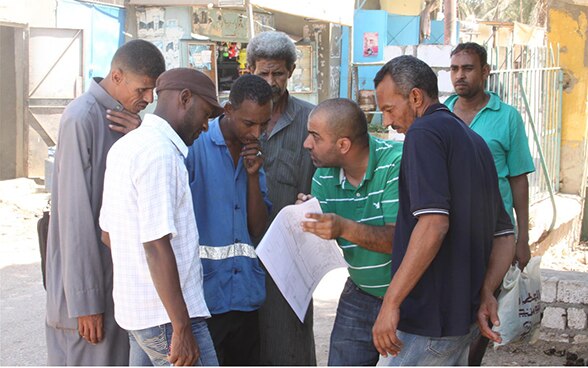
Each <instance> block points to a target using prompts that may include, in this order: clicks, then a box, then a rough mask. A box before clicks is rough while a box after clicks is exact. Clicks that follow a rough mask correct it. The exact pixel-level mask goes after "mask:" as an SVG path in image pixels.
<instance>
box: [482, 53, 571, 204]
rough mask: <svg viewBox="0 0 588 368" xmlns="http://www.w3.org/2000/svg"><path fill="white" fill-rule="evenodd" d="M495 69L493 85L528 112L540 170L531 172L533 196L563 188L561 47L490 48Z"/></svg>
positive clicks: (524, 114) (523, 113)
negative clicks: (560, 180) (561, 157)
mask: <svg viewBox="0 0 588 368" xmlns="http://www.w3.org/2000/svg"><path fill="white" fill-rule="evenodd" d="M488 63H490V64H491V66H492V72H491V73H490V78H489V79H488V89H489V90H491V91H494V92H496V93H497V94H498V95H499V96H500V98H501V99H502V100H503V101H504V102H506V103H508V104H510V105H512V106H514V107H515V108H516V109H517V110H518V111H519V112H520V113H521V116H522V117H523V121H524V122H525V128H526V131H527V135H528V137H529V148H530V149H531V155H532V156H533V159H534V161H535V169H536V170H535V172H534V173H532V174H531V175H529V202H530V203H534V202H538V201H540V200H542V199H545V198H546V197H548V196H549V195H550V194H553V193H557V192H558V191H559V167H560V145H561V114H562V109H561V105H562V86H563V72H562V70H561V68H560V67H559V50H557V48H556V49H554V48H553V47H552V46H551V45H550V46H548V47H535V48H529V47H523V46H514V47H509V48H506V47H499V48H492V49H488Z"/></svg>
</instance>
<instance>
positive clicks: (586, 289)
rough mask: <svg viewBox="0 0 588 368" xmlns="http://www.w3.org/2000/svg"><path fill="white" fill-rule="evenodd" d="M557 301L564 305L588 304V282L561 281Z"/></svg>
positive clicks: (583, 280)
mask: <svg viewBox="0 0 588 368" xmlns="http://www.w3.org/2000/svg"><path fill="white" fill-rule="evenodd" d="M557 300H558V301H560V302H564V303H572V304H588V280H586V279H585V278H584V279H577V280H560V281H559V283H558V284H557Z"/></svg>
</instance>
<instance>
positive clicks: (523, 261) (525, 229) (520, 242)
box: [508, 174, 531, 270]
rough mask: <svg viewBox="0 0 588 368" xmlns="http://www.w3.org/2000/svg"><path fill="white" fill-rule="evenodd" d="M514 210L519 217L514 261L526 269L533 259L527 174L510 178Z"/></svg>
mask: <svg viewBox="0 0 588 368" xmlns="http://www.w3.org/2000/svg"><path fill="white" fill-rule="evenodd" d="M508 181H509V183H510V189H511V191H512V199H513V205H514V210H515V213H516V215H517V229H518V233H517V244H516V252H515V256H514V259H515V260H516V261H518V262H519V268H520V269H521V270H522V269H524V268H525V266H526V265H527V263H529V260H530V259H531V250H530V249H529V180H528V178H527V174H523V175H518V176H513V177H510V178H508Z"/></svg>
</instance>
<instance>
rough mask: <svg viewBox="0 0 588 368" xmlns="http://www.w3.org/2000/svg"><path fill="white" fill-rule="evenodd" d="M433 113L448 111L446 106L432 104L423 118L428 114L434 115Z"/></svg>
mask: <svg viewBox="0 0 588 368" xmlns="http://www.w3.org/2000/svg"><path fill="white" fill-rule="evenodd" d="M435 111H449V109H448V108H447V106H445V105H443V104H442V103H435V104H432V105H431V106H429V107H427V109H426V110H425V113H424V114H423V116H427V115H430V114H432V113H434V112H435Z"/></svg>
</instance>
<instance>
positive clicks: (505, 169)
mask: <svg viewBox="0 0 588 368" xmlns="http://www.w3.org/2000/svg"><path fill="white" fill-rule="evenodd" d="M486 94H487V95H489V96H490V100H488V103H487V104H486V106H484V108H482V109H481V110H480V111H478V113H477V114H476V116H475V117H474V120H472V122H471V123H470V128H472V130H473V131H475V132H476V133H478V134H479V135H480V136H482V138H483V139H484V141H485V142H486V144H487V145H488V147H489V148H490V151H491V152H492V156H493V157H494V164H495V165H496V172H497V173H498V187H499V189H500V195H501V196H502V201H503V202H504V208H505V209H506V212H508V214H509V215H510V219H511V220H512V222H513V224H514V223H516V222H515V221H514V216H513V199H512V190H511V188H510V182H509V181H508V178H509V177H513V176H518V175H522V174H528V173H531V172H533V171H535V165H534V164H533V157H532V156H531V152H530V151H529V140H528V138H527V134H526V133H525V125H524V124H523V119H522V117H521V114H519V112H518V111H517V110H516V109H515V108H514V107H512V106H510V105H508V104H506V103H504V102H503V101H502V100H501V99H500V97H498V95H497V94H495V93H494V92H490V91H486ZM458 97H459V96H457V95H451V96H450V97H449V98H448V99H447V100H445V105H447V107H448V108H449V109H450V110H451V111H453V108H454V106H455V101H457V99H458Z"/></svg>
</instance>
